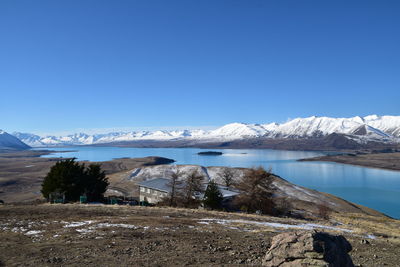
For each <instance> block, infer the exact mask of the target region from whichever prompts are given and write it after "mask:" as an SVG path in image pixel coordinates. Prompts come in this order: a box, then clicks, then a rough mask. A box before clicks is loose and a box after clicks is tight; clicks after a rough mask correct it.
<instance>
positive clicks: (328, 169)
mask: <svg viewBox="0 0 400 267" xmlns="http://www.w3.org/2000/svg"><path fill="white" fill-rule="evenodd" d="M56 150H59V151H70V150H76V151H74V152H66V153H54V154H51V155H46V156H44V157H54V156H57V157H76V158H77V159H78V160H90V161H106V160H111V159H114V158H122V157H132V158H134V157H146V156H161V157H166V158H171V159H174V160H175V161H176V164H198V165H203V166H231V167H252V166H259V165H261V166H264V167H265V168H269V167H271V168H272V171H273V172H274V173H276V174H277V175H279V176H281V177H283V178H285V179H286V180H288V181H290V182H292V183H295V184H298V185H302V186H305V187H308V188H312V189H316V190H318V191H322V192H327V193H331V194H334V195H337V196H340V197H342V198H344V199H346V200H349V201H351V202H354V203H358V204H361V205H364V206H367V207H370V208H373V209H376V210H379V211H381V212H384V213H386V214H388V215H390V216H392V217H394V218H399V219H400V172H396V171H387V170H380V169H373V168H365V167H357V166H351V165H344V164H338V163H329V162H298V161H296V160H297V159H301V158H308V157H315V156H321V155H324V153H323V152H306V151H284V150H268V149H224V150H218V149H213V151H221V152H223V153H224V154H223V155H222V156H199V155H197V152H199V151H207V149H196V148H119V147H85V146H78V147H67V148H57V149H56Z"/></svg>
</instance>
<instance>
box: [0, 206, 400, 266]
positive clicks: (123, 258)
mask: <svg viewBox="0 0 400 267" xmlns="http://www.w3.org/2000/svg"><path fill="white" fill-rule="evenodd" d="M357 216H359V215H357ZM337 220H339V219H337V218H335V219H333V220H331V222H326V221H325V222H324V221H302V220H294V219H288V218H277V217H269V216H259V215H248V214H238V213H224V212H212V211H204V210H189V209H173V208H157V207H137V206H134V207H130V206H103V205H79V204H65V205H62V204H59V205H49V204H42V205H16V206H14V205H3V206H0V240H1V242H0V262H1V264H2V265H5V266H22V265H23V266H96V265H97V266H127V265H129V266H212V265H214V266H236V265H250V266H259V265H260V264H261V259H262V257H263V256H264V255H265V253H266V251H267V249H268V247H269V245H270V240H271V237H272V236H274V235H276V234H277V233H279V232H282V231H293V230H296V229H295V228H293V229H292V228H291V226H296V227H303V228H304V227H305V228H307V227H313V228H317V230H321V231H322V230H323V231H330V232H332V233H335V234H343V235H344V236H345V237H346V238H347V239H348V240H349V241H350V243H351V244H352V245H353V251H352V252H351V256H352V258H353V261H354V263H355V264H357V265H359V264H362V266H400V262H399V256H398V255H399V253H400V242H399V240H400V239H399V237H398V236H397V235H396V236H390V233H388V234H389V235H387V236H379V237H378V236H372V235H371V236H368V237H367V234H371V232H368V233H367V232H366V233H362V231H364V230H363V229H362V230H360V229H358V230H357V231H354V232H353V231H351V232H350V231H348V230H349V229H352V228H351V227H356V223H355V221H354V218H352V220H348V221H346V222H344V220H343V222H340V221H337ZM380 220H382V219H380ZM368 222H370V220H368ZM272 223H273V224H272ZM382 223H383V224H384V225H386V224H388V222H386V221H383V222H382ZM389 223H390V224H393V227H394V229H398V228H399V225H400V224H399V222H398V221H396V220H392V221H390V222H389ZM352 224H354V225H353V226H352ZM323 227H325V228H323ZM329 227H331V228H329ZM371 227H372V226H371ZM346 229H347V230H346ZM360 231H361V232H360ZM387 231H390V230H387ZM1 264H0V265H1Z"/></svg>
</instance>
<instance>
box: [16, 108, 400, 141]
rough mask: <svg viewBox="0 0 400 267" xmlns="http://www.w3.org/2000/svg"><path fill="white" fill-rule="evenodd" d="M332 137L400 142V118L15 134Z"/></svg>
mask: <svg viewBox="0 0 400 267" xmlns="http://www.w3.org/2000/svg"><path fill="white" fill-rule="evenodd" d="M332 133H337V134H344V135H348V136H349V138H350V137H351V138H352V139H353V140H360V142H367V141H371V140H373V141H381V142H387V141H391V142H399V140H400V116H376V115H370V116H366V117H363V118H362V117H359V116H356V117H352V118H330V117H316V116H312V117H308V118H297V119H293V120H290V121H288V122H285V123H281V124H279V123H269V124H246V123H231V124H227V125H224V126H222V127H220V128H218V129H215V130H212V131H204V130H179V131H178V130H176V131H165V130H158V131H153V132H152V131H138V132H113V133H108V134H94V135H88V134H84V133H78V134H73V135H67V136H58V137H57V136H44V137H40V136H37V135H32V134H26V133H14V135H15V136H16V137H18V138H20V139H21V140H23V141H24V142H26V143H27V144H29V145H31V146H36V147H37V146H60V145H90V144H104V143H115V142H126V141H141V140H157V141H170V140H192V141H199V142H208V141H229V140H237V139H247V138H259V137H266V138H314V137H322V136H327V135H329V134H332Z"/></svg>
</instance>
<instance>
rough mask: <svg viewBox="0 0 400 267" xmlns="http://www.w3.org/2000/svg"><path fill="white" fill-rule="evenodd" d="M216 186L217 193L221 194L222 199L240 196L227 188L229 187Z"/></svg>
mask: <svg viewBox="0 0 400 267" xmlns="http://www.w3.org/2000/svg"><path fill="white" fill-rule="evenodd" d="M217 186H218V189H219V191H220V192H221V194H222V197H224V198H225V197H234V196H237V195H239V194H240V193H239V192H237V191H233V189H232V188H229V187H226V186H222V185H217Z"/></svg>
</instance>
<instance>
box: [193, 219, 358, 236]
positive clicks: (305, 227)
mask: <svg viewBox="0 0 400 267" xmlns="http://www.w3.org/2000/svg"><path fill="white" fill-rule="evenodd" d="M207 222H215V223H218V224H222V225H226V224H232V223H243V224H253V225H259V226H267V227H273V228H284V229H301V230H314V229H315V228H320V229H327V230H334V231H341V232H347V233H351V232H353V231H352V230H349V229H345V228H339V227H333V226H326V225H322V224H313V223H305V224H284V223H274V222H258V221H248V220H224V219H201V220H200V221H199V222H198V223H203V224H207Z"/></svg>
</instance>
